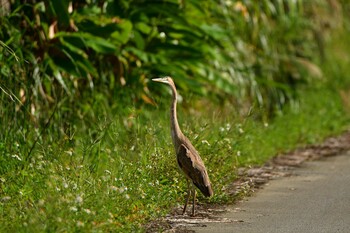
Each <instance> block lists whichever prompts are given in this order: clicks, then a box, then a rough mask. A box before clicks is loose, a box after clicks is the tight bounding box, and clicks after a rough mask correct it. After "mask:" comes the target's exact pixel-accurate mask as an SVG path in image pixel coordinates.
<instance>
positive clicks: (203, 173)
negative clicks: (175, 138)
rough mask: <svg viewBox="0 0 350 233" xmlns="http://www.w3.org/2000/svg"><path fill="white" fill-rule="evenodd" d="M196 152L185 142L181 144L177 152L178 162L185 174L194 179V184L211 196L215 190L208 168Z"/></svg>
mask: <svg viewBox="0 0 350 233" xmlns="http://www.w3.org/2000/svg"><path fill="white" fill-rule="evenodd" d="M195 153H196V152H195ZM195 153H192V152H191V151H190V150H189V149H188V148H187V147H186V146H185V145H184V144H181V146H180V147H179V149H178V152H177V162H178V164H179V166H180V168H181V169H182V171H183V172H184V173H185V175H186V176H187V177H188V178H190V179H191V180H192V181H193V183H194V185H196V186H197V187H198V188H199V190H200V191H201V192H202V193H203V194H204V195H205V196H207V197H210V196H211V195H213V190H212V188H211V185H210V181H209V177H208V173H207V170H206V169H205V166H204V164H203V162H202V160H201V159H200V158H199V155H197V154H195Z"/></svg>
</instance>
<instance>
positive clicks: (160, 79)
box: [152, 78, 168, 83]
mask: <svg viewBox="0 0 350 233" xmlns="http://www.w3.org/2000/svg"><path fill="white" fill-rule="evenodd" d="M152 81H155V82H160V83H168V79H167V78H153V79H152Z"/></svg>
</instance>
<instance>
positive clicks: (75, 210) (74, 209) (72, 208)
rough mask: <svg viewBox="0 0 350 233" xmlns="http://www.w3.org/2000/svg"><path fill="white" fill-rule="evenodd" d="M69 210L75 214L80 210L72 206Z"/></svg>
mask: <svg viewBox="0 0 350 233" xmlns="http://www.w3.org/2000/svg"><path fill="white" fill-rule="evenodd" d="M69 209H70V210H71V211H73V212H77V211H78V208H77V207H75V206H72V207H70V208H69Z"/></svg>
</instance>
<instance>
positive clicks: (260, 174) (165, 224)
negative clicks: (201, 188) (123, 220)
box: [145, 131, 350, 233]
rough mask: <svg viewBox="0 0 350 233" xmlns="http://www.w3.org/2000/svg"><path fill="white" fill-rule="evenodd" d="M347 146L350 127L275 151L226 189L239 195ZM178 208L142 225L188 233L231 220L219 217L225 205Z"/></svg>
mask: <svg viewBox="0 0 350 233" xmlns="http://www.w3.org/2000/svg"><path fill="white" fill-rule="evenodd" d="M348 150H350V131H347V132H345V133H343V134H342V135H340V136H336V137H330V138H327V139H326V140H325V141H324V142H323V143H320V144H315V145H309V146H305V147H303V148H298V149H296V150H293V151H290V152H288V153H285V154H280V155H277V156H275V157H274V158H272V159H271V160H269V161H268V162H266V164H265V165H263V166H261V167H251V168H240V169H239V170H238V178H237V179H236V180H235V181H234V182H233V183H232V184H230V185H229V186H228V188H227V190H226V191H227V192H228V193H229V195H231V196H233V197H235V199H237V200H239V199H242V198H243V197H245V196H247V195H249V194H250V193H252V192H254V191H256V190H257V189H259V187H261V185H263V184H265V183H267V182H268V181H269V180H270V179H275V178H277V177H283V176H290V175H292V171H293V169H295V168H296V167H299V166H301V165H302V164H303V163H304V162H305V161H312V160H318V159H322V158H325V157H330V156H335V155H338V154H340V153H342V152H344V151H348ZM181 208H182V206H181V207H178V208H174V209H173V211H172V212H171V213H170V214H168V215H167V216H166V217H164V218H160V219H157V220H155V221H152V222H150V223H149V224H148V225H147V226H145V228H146V232H162V231H163V232H176V233H180V232H181V233H188V232H194V231H191V230H188V229H187V227H190V226H205V225H206V223H209V222H223V223H225V222H226V223H227V222H230V221H231V220H229V219H225V218H220V217H219V215H220V213H222V212H225V211H226V206H225V205H214V204H204V203H198V205H196V216H195V217H190V216H188V215H184V216H183V215H181V212H182V209H181Z"/></svg>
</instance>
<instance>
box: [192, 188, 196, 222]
mask: <svg viewBox="0 0 350 233" xmlns="http://www.w3.org/2000/svg"><path fill="white" fill-rule="evenodd" d="M192 196H193V199H192V217H194V208H195V206H196V189H195V187H194V185H193V184H192Z"/></svg>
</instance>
